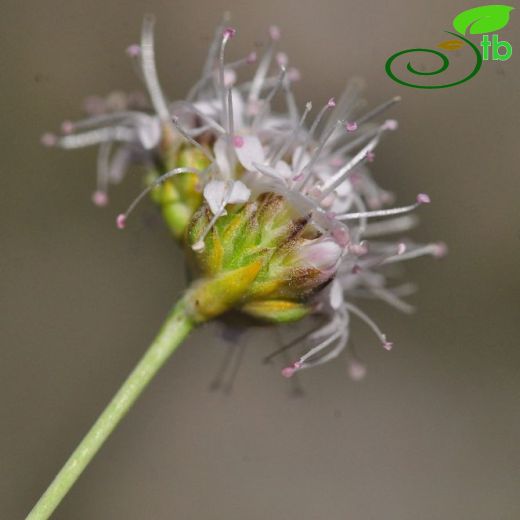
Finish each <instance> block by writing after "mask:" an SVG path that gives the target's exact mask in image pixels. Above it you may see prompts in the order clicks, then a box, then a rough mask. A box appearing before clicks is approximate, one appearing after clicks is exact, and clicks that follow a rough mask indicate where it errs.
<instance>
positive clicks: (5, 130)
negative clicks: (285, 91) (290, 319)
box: [0, 0, 520, 520]
mask: <svg viewBox="0 0 520 520" xmlns="http://www.w3.org/2000/svg"><path fill="white" fill-rule="evenodd" d="M477 4H479V2H477ZM475 5H476V4H475V3H473V2H452V1H447V0H442V1H437V2H428V1H424V0H421V1H414V2H412V1H410V0H409V1H404V0H399V1H394V2H361V1H356V2H354V1H351V0H342V1H334V2H323V3H318V2H311V1H300V2H294V1H285V2H282V1H278V2H273V1H262V2H258V1H257V2H250V1H230V2H220V1H213V2H210V1H191V2H189V1H177V0H171V1H149V2H138V1H109V2H106V1H104V2H102V1H99V0H93V1H89V2H80V1H78V0H68V1H60V0H52V1H43V2H41V1H40V2H37V1H34V0H27V1H22V2H14V1H12V0H8V1H4V2H3V4H2V16H1V19H0V38H1V47H0V60H1V61H0V63H1V75H0V77H1V79H0V82H1V99H2V112H1V113H2V122H1V125H0V133H1V141H0V143H1V150H2V155H1V160H0V167H1V170H2V171H1V190H0V197H1V198H2V200H1V204H0V212H1V218H0V233H1V235H0V239H1V247H2V250H1V255H0V268H1V272H0V275H1V279H0V284H1V288H0V303H1V315H0V320H1V330H0V341H1V348H0V411H1V427H0V428H1V429H0V446H1V451H0V518H2V519H18V518H23V517H24V515H25V514H26V513H27V512H28V510H29V509H30V507H31V506H32V505H33V503H34V501H35V500H36V499H37V497H38V496H39V494H40V493H41V492H42V491H43V490H44V488H45V487H46V485H47V484H48V483H49V481H50V480H51V478H52V477H53V476H54V474H55V472H56V471H57V470H58V468H59V467H60V466H61V464H62V463H63V462H64V460H65V459H66V457H67V456H68V455H69V453H70V452H71V450H72V449H73V447H74V446H75V445H76V443H77V442H78V441H79V439H80V438H81V436H82V435H83V434H84V433H85V432H86V430H87V428H88V427H89V426H90V424H91V423H92V422H93V420H94V418H95V417H96V415H97V414H98V413H99V412H100V410H101V409H102V407H103V406H104V405H105V404H106V403H107V401H108V400H109V398H110V397H111V395H112V394H113V393H114V391H115V390H116V388H117V387H118V385H119V383H120V382H121V381H122V380H123V378H124V377H125V376H126V374H127V373H128V372H129V370H130V369H131V367H132V366H133V364H134V363H135V362H136V361H137V359H138V358H139V356H140V355H141V353H142V352H143V351H144V349H145V347H146V345H147V344H148V342H149V341H150V340H151V338H152V337H153V335H154V332H155V331H156V330H157V327H158V326H159V324H160V323H161V320H162V318H163V317H164V315H165V313H166V312H167V310H168V308H169V307H170V305H171V304H172V303H173V302H174V300H175V299H176V298H177V297H178V296H179V295H180V294H181V292H182V290H183V288H184V287H185V280H184V275H183V272H184V268H183V263H182V257H181V252H180V250H179V248H178V247H177V246H176V245H175V244H174V243H173V242H172V241H171V240H170V239H169V237H168V235H167V233H166V231H165V230H164V228H163V227H162V226H161V224H160V222H159V220H158V219H157V218H156V217H155V216H154V215H155V214H154V211H153V208H151V205H148V207H147V208H146V207H145V206H146V205H145V206H143V207H142V208H141V209H140V210H139V212H138V215H136V217H135V218H134V219H133V220H132V221H131V223H130V225H129V228H128V230H127V231H126V232H124V233H121V232H118V231H117V230H116V229H115V226H114V216H115V214H117V213H118V212H119V211H120V210H121V209H122V208H124V207H126V205H127V203H128V202H129V201H130V200H131V199H132V198H133V196H134V195H135V194H136V192H137V190H138V187H139V182H138V179H136V178H133V179H129V181H128V182H126V183H125V184H124V185H123V186H121V187H120V188H118V189H116V190H114V191H113V197H112V201H113V202H112V204H111V205H110V207H109V208H107V209H104V210H98V209H96V208H94V207H93V206H92V204H91V203H90V199H89V197H90V193H91V191H92V189H93V186H94V169H95V153H94V151H93V150H87V151H80V152H61V151H57V150H47V149H44V148H43V147H41V146H40V145H39V137H40V135H41V134H42V132H44V131H46V130H49V129H55V128H57V127H58V126H59V124H60V122H61V121H62V120H63V119H67V118H74V117H78V116H79V115H80V110H79V106H80V103H81V100H82V99H83V98H84V97H85V96H86V95H88V94H100V95H101V94H105V93H108V92H109V91H111V90H113V89H115V88H122V89H128V90H132V89H134V88H137V87H139V82H138V80H137V79H136V78H135V76H134V74H133V72H132V70H131V67H130V64H129V63H128V60H127V58H126V56H125V54H124V49H125V48H126V46H127V45H128V44H130V43H133V42H135V41H136V40H137V39H138V35H139V30H140V21H141V18H142V15H143V14H144V13H145V12H154V13H155V14H156V15H157V17H158V24H157V47H158V61H159V70H160V74H161V78H162V81H163V84H164V86H165V88H166V90H167V92H168V94H169V95H170V97H171V98H173V99H175V98H176V97H181V96H183V95H184V94H185V93H186V91H187V89H188V88H189V86H190V85H191V84H192V83H193V82H194V81H195V80H196V78H197V75H198V73H199V70H200V68H201V66H202V63H203V59H204V57H205V51H206V46H207V44H208V40H209V38H210V36H211V35H212V32H213V28H214V25H215V24H216V23H217V21H218V19H219V17H220V15H221V13H222V12H223V11H224V10H226V9H229V10H231V11H232V13H233V24H234V25H235V26H236V27H237V28H238V31H239V33H238V36H237V38H236V39H235V40H234V41H233V42H232V44H231V45H230V49H231V51H230V56H231V57H232V56H237V57H238V56H241V55H243V54H244V53H246V52H247V51H248V50H249V49H250V48H251V45H252V44H253V43H254V42H255V41H258V40H262V39H263V38H264V35H265V29H266V28H267V27H268V26H269V25H270V24H271V23H277V24H278V25H279V26H280V27H281V28H282V30H283V42H282V43H283V47H284V49H285V50H286V51H287V52H288V54H289V56H290V58H291V62H292V63H294V64H296V65H297V66H298V67H299V68H300V70H301V72H302V76H303V79H302V81H301V82H300V83H299V84H298V86H297V89H296V94H297V98H298V100H299V102H300V103H304V102H305V101H306V100H308V99H312V100H313V101H314V102H315V103H316V104H320V103H322V102H323V101H325V100H326V99H328V97H330V96H331V95H338V94H339V93H340V91H341V88H342V86H343V84H344V81H345V80H346V78H348V77H349V76H351V75H353V74H357V75H360V76H362V77H364V78H366V80H367V83H368V89H367V98H368V100H369V101H370V102H371V103H372V104H375V103H378V102H380V101H382V100H384V99H386V98H388V97H390V96H392V95H395V94H400V95H402V96H403V98H404V99H403V102H402V103H401V105H400V106H399V107H398V108H396V109H394V110H393V112H392V116H395V117H397V118H398V119H399V121H400V124H401V126H400V130H399V132H398V133H396V134H392V135H391V136H389V138H388V139H386V140H385V142H384V143H383V144H382V147H381V150H380V152H379V153H378V159H377V161H376V162H375V164H374V171H375V174H376V176H377V178H378V179H379V181H380V182H381V184H382V185H384V186H385V187H388V188H390V189H393V190H394V191H395V192H396V194H397V195H398V201H400V202H402V203H407V202H408V201H409V200H410V199H411V198H412V197H414V196H415V194H416V193H417V192H419V191H426V192H428V193H429V194H430V195H431V197H432V199H433V201H434V203H433V204H432V205H431V206H429V207H427V208H423V209H422V210H421V219H422V226H421V228H420V230H418V231H417V232H416V236H417V237H420V238H422V239H424V240H437V239H442V240H444V241H446V242H447V243H448V245H449V248H450V254H449V256H448V257H447V258H446V259H445V260H443V261H436V260H433V259H430V258H426V259H421V260H419V261H417V262H415V263H414V264H413V265H410V266H409V270H408V273H409V277H410V278H411V279H412V280H413V281H415V282H417V283H418V284H419V285H420V292H419V293H418V294H417V295H416V296H414V297H413V298H412V300H413V302H414V303H415V304H417V306H418V309H419V310H418V312H417V314H416V315H415V316H412V317H408V316H404V315H400V314H398V313H397V312H394V311H393V310H391V309H387V308H386V307H384V305H382V304H377V303H374V304H373V305H370V306H368V307H367V308H368V310H369V311H370V312H371V314H372V315H373V316H374V317H375V318H376V319H377V321H378V322H379V323H380V324H381V326H382V327H383V328H384V330H385V331H386V332H387V333H388V335H389V336H390V337H391V338H392V339H393V340H394V342H395V344H396V347H395V350H394V351H393V352H392V353H386V352H384V351H383V350H382V349H381V348H380V347H379V345H378V343H377V341H376V340H375V339H374V337H372V336H371V335H370V334H369V333H368V332H367V330H366V329H365V327H364V326H363V325H362V324H355V326H354V331H353V337H354V341H355V344H356V347H357V349H358V351H359V352H360V354H361V356H362V357H363V358H364V359H365V360H366V361H367V362H368V364H369V373H368V376H367V378H366V380H365V381H364V382H362V383H359V384H356V383H353V382H351V381H350V380H349V379H348V378H347V376H346V368H345V365H344V363H343V362H342V361H341V360H340V361H339V362H336V363H332V364H328V365H326V366H324V367H323V368H320V369H316V370H313V371H308V372H305V373H304V374H303V375H302V376H301V379H300V383H301V385H302V386H303V393H304V395H300V396H299V397H296V396H295V395H294V389H293V387H292V386H291V384H289V383H288V382H287V381H286V380H284V379H283V378H281V377H280V376H279V369H280V366H281V365H280V363H278V364H273V365H271V366H269V365H264V364H262V362H261V360H262V356H263V355H265V354H266V353H268V352H269V351H270V350H271V349H272V348H274V347H275V346H276V343H277V341H278V337H277V334H279V335H281V336H282V337H283V338H284V339H289V338H291V337H293V336H294V335H295V334H297V333H298V330H296V329H303V328H305V327H307V326H309V324H308V323H307V324H301V325H298V326H290V327H285V328H283V329H281V330H280V331H279V332H276V331H274V330H272V329H259V328H254V329H250V330H248V331H246V332H245V333H244V335H243V336H242V337H241V338H240V344H242V345H247V348H246V351H245V355H244V359H243V363H242V365H241V367H240V369H239V371H238V374H237V378H236V381H235V384H234V386H233V390H232V391H231V392H230V393H229V392H228V393H226V392H223V391H222V390H221V391H210V390H209V387H210V384H211V381H212V380H213V378H214V376H215V374H216V372H217V370H218V367H219V364H220V363H221V362H222V359H223V357H224V356H225V353H226V349H227V348H228V347H227V345H228V343H227V342H226V340H225V339H224V338H223V337H222V327H221V326H220V325H219V324H210V325H208V326H205V327H203V328H202V329H201V330H198V331H196V332H195V333H194V334H193V335H192V337H191V338H190V339H189V340H188V341H187V343H186V344H185V345H184V347H183V348H182V349H181V350H180V351H179V352H178V353H177V354H176V355H175V357H174V359H172V361H171V362H170V363H168V365H167V366H166V367H165V368H164V369H163V370H162V371H161V373H160V374H159V377H157V379H156V380H155V381H154V382H153V383H152V384H151V386H150V387H149V388H148V390H147V391H146V392H145V394H144V395H143V396H142V398H141V399H140V400H139V402H138V403H137V405H136V406H135V408H134V409H133V410H132V412H131V413H130V414H129V416H128V417H127V418H126V419H125V420H124V422H123V423H122V424H121V425H120V427H119V428H118V429H117V431H116V432H115V434H114V435H113V436H112V438H111V439H110V440H109V441H108V443H107V444H106V446H105V447H104V448H103V449H102V451H101V452H100V453H99V455H98V456H97V457H96V458H95V460H94V461H93V463H92V464H91V465H90V467H89V468H88V470H87V471H86V472H85V473H84V475H83V476H82V477H81V479H80V480H79V481H78V483H77V485H76V486H75V487H74V489H73V490H72V492H71V493H70V495H69V496H68V497H67V498H66V500H65V501H64V503H63V504H62V506H61V507H60V508H59V510H58V511H57V512H56V514H55V516H54V518H56V519H73V520H83V519H99V520H105V519H110V520H116V519H123V518H124V519H128V520H130V519H158V520H159V519H172V518H175V519H183V520H184V519H188V520H189V519H197V520H199V519H200V520H203V519H204V520H206V519H208V520H209V519H228V520H232V519H251V520H256V519H258V520H265V519H267V518H273V519H291V520H292V519H327V520H344V519H354V520H369V519H370V520H374V519H377V520H379V519H381V520H418V519H420V520H441V519H442V520H447V519H457V520H466V519H468V520H513V519H517V518H520V496H519V493H518V489H519V483H520V450H519V447H518V439H519V433H520V421H519V397H520V381H519V377H518V375H519V363H520V352H519V348H518V347H519V345H518V340H519V337H520V334H519V332H520V324H519V281H520V280H519V274H518V259H519V252H520V251H519V250H520V210H519V205H518V196H519V189H520V180H519V171H518V163H519V158H520V157H519V152H518V122H519V121H518V116H519V109H520V99H519V87H520V81H519V80H520V67H519V66H518V55H517V53H518V52H520V51H519V49H520V41H519V40H518V35H519V34H520V32H519V31H518V27H520V19H519V15H518V13H517V12H513V14H512V19H511V22H510V25H509V27H508V28H506V29H503V30H501V31H500V35H501V36H502V37H503V38H505V39H507V40H509V41H510V42H511V43H512V45H513V49H514V53H513V57H512V59H511V60H510V61H508V62H505V63H502V64H498V63H492V62H489V63H485V64H484V66H483V68H482V70H481V72H480V73H479V74H478V75H477V76H476V77H475V78H474V79H473V80H471V81H470V82H468V83H466V84H464V85H462V86H460V87H457V88H453V89H446V90H438V91H422V90H415V89H409V88H405V87H401V86H399V85H397V84H395V83H393V82H392V81H391V80H390V79H389V78H387V77H386V75H385V73H384V70H383V65H384V62H385V61H386V58H387V57H388V56H389V55H390V54H391V53H393V52H396V51H398V50H402V49H406V48H410V47H416V46H426V47H431V46H434V45H435V44H436V43H438V42H439V41H441V40H442V39H443V38H444V37H443V33H442V31H443V30H445V29H450V22H451V19H452V17H453V16H454V15H455V14H456V13H457V12H459V11H461V10H463V9H468V8H470V7H473V6H475ZM462 62H463V61H461V63H462ZM426 65H428V64H427V63H426V62H425V66H426Z"/></svg>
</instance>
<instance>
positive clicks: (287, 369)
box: [282, 361, 302, 378]
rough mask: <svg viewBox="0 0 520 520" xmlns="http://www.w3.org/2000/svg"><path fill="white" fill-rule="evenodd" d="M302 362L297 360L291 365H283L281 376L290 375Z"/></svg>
mask: <svg viewBox="0 0 520 520" xmlns="http://www.w3.org/2000/svg"><path fill="white" fill-rule="evenodd" d="M301 366H302V364H301V363H300V362H299V361H297V362H296V363H293V364H292V365H291V366H288V367H285V368H283V369H282V376H283V377H287V378H289V377H292V376H293V375H294V373H295V372H296V371H297V370H299V369H300V368H301Z"/></svg>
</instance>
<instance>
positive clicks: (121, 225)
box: [116, 166, 211, 229]
mask: <svg viewBox="0 0 520 520" xmlns="http://www.w3.org/2000/svg"><path fill="white" fill-rule="evenodd" d="M210 167H211V166H210ZM210 167H209V168H210ZM209 168H207V169H206V170H204V171H202V172H201V171H200V170H197V169H195V168H174V169H173V170H170V171H169V172H167V173H164V174H163V175H161V176H160V177H159V178H157V179H155V181H153V182H152V183H151V184H150V186H147V187H146V188H145V189H144V190H143V191H142V192H141V193H139V195H137V197H136V198H135V199H134V200H133V201H132V203H131V204H130V206H128V209H127V210H126V211H125V212H124V213H121V214H120V215H119V216H118V217H117V220H116V223H117V227H118V228H119V229H123V228H124V227H125V225H126V221H127V219H128V217H129V216H130V214H131V213H132V211H134V209H135V208H136V206H137V205H138V204H139V203H140V202H141V200H142V199H143V198H144V197H145V196H146V195H147V194H148V193H150V191H152V190H153V189H154V188H156V187H157V186H159V185H160V184H162V183H163V182H164V181H166V180H168V179H169V178H171V177H174V176H175V175H179V174H181V173H194V174H196V175H202V174H204V173H206V172H207V171H208V169H209Z"/></svg>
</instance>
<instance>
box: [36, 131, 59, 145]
mask: <svg viewBox="0 0 520 520" xmlns="http://www.w3.org/2000/svg"><path fill="white" fill-rule="evenodd" d="M40 141H41V143H42V144H43V146H56V143H57V142H58V138H57V137H56V136H55V135H54V134H51V133H50V132H47V133H45V134H43V135H42V137H41V139H40Z"/></svg>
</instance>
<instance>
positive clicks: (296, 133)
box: [269, 101, 312, 166]
mask: <svg viewBox="0 0 520 520" xmlns="http://www.w3.org/2000/svg"><path fill="white" fill-rule="evenodd" d="M311 110H312V103H311V102H310V101H309V102H307V103H306V105H305V111H304V112H303V114H302V116H301V118H300V121H299V123H298V124H297V125H296V127H295V128H294V130H293V131H292V133H291V135H290V136H289V137H288V138H287V140H286V141H285V143H282V146H280V148H279V150H278V151H277V152H276V151H275V153H274V154H273V158H272V159H271V160H270V161H269V163H270V164H272V165H273V166H276V164H277V163H278V161H279V160H280V159H281V158H282V157H284V155H285V154H286V153H287V152H288V151H289V150H290V149H291V146H293V145H294V144H295V143H296V141H297V140H298V136H299V134H300V132H301V130H302V128H303V124H304V123H305V119H306V118H307V115H308V114H309V112H310V111H311Z"/></svg>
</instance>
